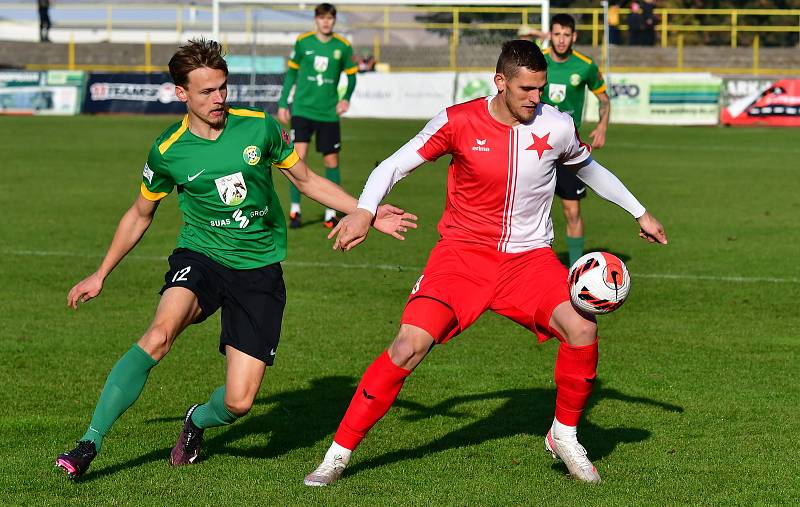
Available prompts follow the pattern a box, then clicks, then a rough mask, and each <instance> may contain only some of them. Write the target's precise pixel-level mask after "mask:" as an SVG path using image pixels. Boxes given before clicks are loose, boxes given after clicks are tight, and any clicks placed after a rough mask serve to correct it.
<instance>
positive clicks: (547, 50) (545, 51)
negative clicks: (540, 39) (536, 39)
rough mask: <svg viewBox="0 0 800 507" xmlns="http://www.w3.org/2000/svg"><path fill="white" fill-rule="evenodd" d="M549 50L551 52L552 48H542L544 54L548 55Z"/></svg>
mask: <svg viewBox="0 0 800 507" xmlns="http://www.w3.org/2000/svg"><path fill="white" fill-rule="evenodd" d="M549 52H550V48H544V49H543V50H542V54H543V55H546V54H547V53H549Z"/></svg>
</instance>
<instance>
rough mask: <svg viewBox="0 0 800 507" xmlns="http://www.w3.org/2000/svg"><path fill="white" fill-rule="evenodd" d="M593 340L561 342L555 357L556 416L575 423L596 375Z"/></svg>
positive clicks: (579, 416)
mask: <svg viewBox="0 0 800 507" xmlns="http://www.w3.org/2000/svg"><path fill="white" fill-rule="evenodd" d="M597 355H598V347H597V340H595V342H594V343H592V344H591V345H584V346H574V345H569V344H568V343H565V342H562V343H561V344H560V345H559V347H558V357H557V358H556V371H555V380H556V389H557V394H556V419H558V421H559V422H560V423H562V424H566V425H569V426H577V425H578V421H579V420H580V418H581V414H582V413H583V409H584V408H585V407H586V402H587V400H588V399H589V395H590V394H592V387H594V381H595V378H596V377H597Z"/></svg>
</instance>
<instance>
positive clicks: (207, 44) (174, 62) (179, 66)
mask: <svg viewBox="0 0 800 507" xmlns="http://www.w3.org/2000/svg"><path fill="white" fill-rule="evenodd" d="M223 55H224V52H223V51H222V45H220V43H219V42H217V41H213V40H208V39H206V38H205V37H200V38H199V39H189V42H187V43H186V44H184V45H183V46H181V47H179V48H178V51H176V52H175V54H174V55H172V58H170V59H169V75H170V76H172V82H173V83H175V86H182V87H184V88H185V87H186V85H188V84H189V73H190V72H191V71H193V70H195V69H200V68H202V67H208V68H209V69H216V70H221V71H223V72H224V73H225V75H226V76H227V75H228V64H227V63H226V62H225V58H223Z"/></svg>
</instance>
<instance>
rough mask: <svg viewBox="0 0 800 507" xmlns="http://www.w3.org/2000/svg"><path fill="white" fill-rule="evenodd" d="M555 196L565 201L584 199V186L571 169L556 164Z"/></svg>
mask: <svg viewBox="0 0 800 507" xmlns="http://www.w3.org/2000/svg"><path fill="white" fill-rule="evenodd" d="M556 195H557V196H559V197H560V198H562V199H566V200H567V201H577V200H579V199H583V198H584V197H586V184H585V183H584V182H582V181H581V180H580V178H578V177H577V176H576V175H575V173H574V172H573V171H572V170H571V169H567V168H566V167H564V166H563V165H561V164H556Z"/></svg>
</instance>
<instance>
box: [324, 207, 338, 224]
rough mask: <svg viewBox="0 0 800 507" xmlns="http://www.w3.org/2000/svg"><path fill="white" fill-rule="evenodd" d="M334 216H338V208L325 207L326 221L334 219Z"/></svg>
mask: <svg viewBox="0 0 800 507" xmlns="http://www.w3.org/2000/svg"><path fill="white" fill-rule="evenodd" d="M334 218H336V210H335V209H330V208H325V221H326V222H327V221H328V220H333V219H334Z"/></svg>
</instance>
